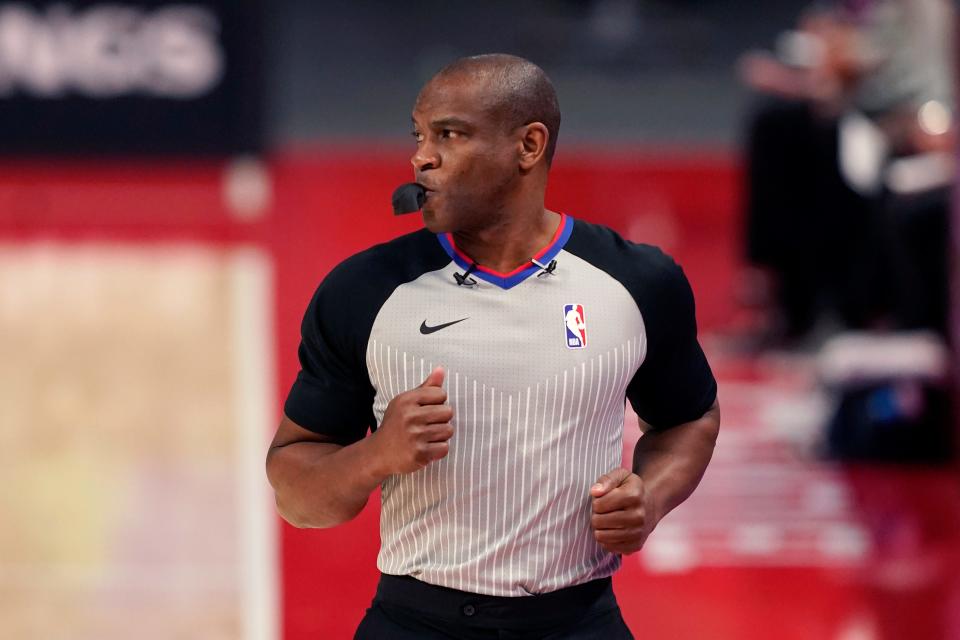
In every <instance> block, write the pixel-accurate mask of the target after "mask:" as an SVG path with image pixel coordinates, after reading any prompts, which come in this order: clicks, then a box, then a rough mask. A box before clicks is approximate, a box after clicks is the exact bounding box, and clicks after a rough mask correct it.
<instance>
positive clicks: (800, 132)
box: [745, 97, 829, 337]
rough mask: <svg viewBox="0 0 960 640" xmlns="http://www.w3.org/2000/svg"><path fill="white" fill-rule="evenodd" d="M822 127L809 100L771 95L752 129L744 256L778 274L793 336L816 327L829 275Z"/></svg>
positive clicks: (778, 299)
mask: <svg viewBox="0 0 960 640" xmlns="http://www.w3.org/2000/svg"><path fill="white" fill-rule="evenodd" d="M824 126H825V125H824V124H823V123H820V122H818V121H817V117H816V116H815V115H814V113H813V108H812V106H811V104H810V103H808V102H805V101H794V100H785V99H781V98H773V97H765V98H764V99H763V100H762V101H761V102H760V103H759V104H758V105H757V107H756V108H755V110H754V112H753V113H752V115H751V117H750V120H749V124H748V127H747V134H746V141H745V149H746V158H745V163H746V180H747V184H746V258H747V261H748V262H749V263H750V264H753V265H756V266H760V267H762V268H765V269H767V270H769V272H770V273H771V275H772V276H773V280H774V284H773V287H774V290H775V294H774V296H775V304H776V306H777V307H778V311H779V312H780V313H781V314H782V320H783V324H784V326H783V332H784V333H785V334H786V335H787V336H788V337H796V336H800V335H803V334H804V333H806V332H807V331H808V330H809V329H810V328H811V327H812V326H813V324H814V322H815V320H816V317H817V311H818V304H819V302H818V297H819V294H820V290H821V288H822V279H823V277H824V268H823V265H822V264H821V262H820V259H821V255H822V252H821V251H820V248H821V247H822V246H823V245H824V244H825V243H826V242H827V241H828V240H829V237H828V236H827V235H826V234H825V233H824V231H825V230H824V228H823V227H824V223H825V220H824V219H823V218H824V211H823V210H822V208H823V207H822V204H821V202H822V198H821V197H820V195H819V194H818V189H820V185H822V184H823V183H824V180H823V179H822V178H820V177H819V173H820V169H819V166H818V165H819V163H820V162H821V161H822V158H823V156H824V150H823V149H822V148H820V147H821V146H822V145H823V143H824V140H825V139H827V140H828V139H829V136H828V135H827V136H825V134H824V131H823V130H824ZM826 126H827V127H829V124H827V125H826Z"/></svg>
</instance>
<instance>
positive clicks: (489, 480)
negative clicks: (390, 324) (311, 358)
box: [368, 339, 641, 595]
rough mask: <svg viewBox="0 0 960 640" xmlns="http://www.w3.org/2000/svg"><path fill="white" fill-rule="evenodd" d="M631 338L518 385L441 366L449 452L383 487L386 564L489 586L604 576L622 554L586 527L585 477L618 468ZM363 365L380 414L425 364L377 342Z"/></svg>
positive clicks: (509, 587) (524, 590) (549, 585)
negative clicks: (449, 413) (450, 430)
mask: <svg viewBox="0 0 960 640" xmlns="http://www.w3.org/2000/svg"><path fill="white" fill-rule="evenodd" d="M640 355H641V354H640V351H639V349H638V347H637V340H636V339H630V340H629V341H627V342H626V343H624V344H621V345H619V346H617V347H616V348H613V349H610V350H609V351H606V352H604V353H600V354H597V355H596V356H595V357H593V358H590V359H589V360H583V361H581V362H579V363H578V364H577V365H575V366H573V367H569V368H567V369H564V370H563V371H561V372H559V373H556V374H554V375H552V376H550V377H548V378H545V379H544V380H542V381H540V382H537V383H536V384H535V385H532V386H530V387H527V388H525V389H523V390H521V391H519V392H517V393H508V392H505V391H504V390H498V389H495V388H494V387H490V386H488V385H487V384H485V383H483V382H481V381H478V380H475V379H471V378H469V377H467V376H464V375H463V374H462V373H460V372H459V371H448V372H447V376H446V379H445V383H444V386H445V388H446V389H447V391H448V394H449V395H448V403H449V404H450V406H451V407H452V408H453V410H454V417H453V420H452V423H453V425H454V436H453V438H452V439H451V441H450V453H449V455H448V456H447V457H446V458H444V459H442V460H439V461H436V462H433V463H431V464H430V465H427V466H426V467H425V468H423V469H421V470H419V471H417V472H415V473H411V474H404V475H399V476H392V477H390V478H388V479H387V480H386V481H385V482H384V483H383V487H382V499H383V510H382V514H381V539H382V546H381V551H380V555H379V558H378V566H379V567H380V569H381V570H382V571H384V572H385V573H391V574H401V575H403V574H406V575H414V576H417V577H419V578H421V579H423V580H426V581H428V582H431V583H433V584H441V585H447V586H451V587H453V588H456V589H461V590H464V591H472V592H476V593H490V594H495V595H523V594H529V593H543V592H547V591H552V590H554V589H558V588H561V587H563V586H568V585H570V584H577V583H579V582H584V581H587V580H590V579H594V578H596V577H601V576H605V575H610V574H611V573H613V572H614V571H615V570H616V568H617V567H618V566H619V559H618V558H617V557H616V556H614V555H611V554H608V553H606V552H605V551H603V550H602V549H601V548H600V547H599V545H597V544H596V542H595V540H594V539H593V533H592V530H591V528H590V513H591V510H592V509H591V501H590V497H589V493H588V491H589V488H590V485H591V484H593V482H594V481H595V480H596V478H597V477H599V476H600V475H601V474H603V473H605V472H607V471H609V470H610V469H612V468H615V467H618V466H620V455H621V446H622V429H623V412H624V406H623V397H624V395H623V394H624V393H625V389H626V385H627V384H628V383H629V380H630V377H631V376H632V373H633V372H634V371H635V370H636V368H637V367H638V366H639V363H640ZM368 368H369V371H370V375H371V379H372V381H373V382H374V385H375V388H376V389H377V390H378V393H377V396H376V399H375V402H374V412H375V415H376V417H377V420H378V422H379V421H380V420H382V418H383V414H384V411H385V410H386V406H387V404H388V402H389V399H392V398H393V397H394V396H396V395H398V394H399V393H402V392H404V391H407V390H409V389H412V388H414V387H416V386H418V385H419V384H420V383H421V382H422V380H423V378H424V377H426V374H427V373H429V372H430V370H431V369H432V366H431V365H428V364H427V363H426V361H425V360H424V359H423V358H420V357H419V356H417V355H412V354H409V353H406V352H403V351H400V350H398V349H395V348H393V347H391V346H390V345H384V344H382V343H380V342H378V341H376V340H373V341H371V343H370V348H369V352H368Z"/></svg>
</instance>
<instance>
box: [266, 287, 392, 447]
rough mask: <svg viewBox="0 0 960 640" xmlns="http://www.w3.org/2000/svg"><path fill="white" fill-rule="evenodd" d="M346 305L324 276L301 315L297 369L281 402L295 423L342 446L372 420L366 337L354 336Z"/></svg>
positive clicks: (363, 432) (346, 300)
mask: <svg viewBox="0 0 960 640" xmlns="http://www.w3.org/2000/svg"><path fill="white" fill-rule="evenodd" d="M333 275H335V274H331V276H333ZM346 304H349V298H343V296H338V295H337V293H336V286H335V284H332V283H331V277H330V276H328V278H327V279H326V280H324V282H323V283H322V284H321V285H320V286H319V287H318V288H317V291H316V293H315V294H314V296H313V299H312V300H311V301H310V304H309V305H308V307H307V311H306V313H305V314H304V317H303V323H302V324H301V329H300V333H301V340H300V348H299V351H298V356H299V359H300V372H299V373H298V374H297V379H296V381H295V382H294V383H293V387H292V388H291V389H290V393H289V395H288V396H287V401H286V403H285V404H284V413H285V414H286V415H287V417H288V418H290V419H291V420H293V421H294V422H295V423H296V424H298V425H300V426H302V427H304V428H305V429H309V430H311V431H314V432H316V433H319V434H323V435H326V436H330V437H332V438H333V439H334V440H335V441H336V442H339V443H341V444H344V445H346V444H350V443H353V442H356V441H358V440H361V439H362V438H363V437H364V436H365V435H366V433H367V429H368V428H369V427H372V426H374V425H375V419H374V416H373V397H374V390H373V387H372V385H371V384H370V378H369V376H368V374H367V371H366V363H365V359H364V358H365V356H364V352H365V345H366V336H361V335H357V333H358V329H357V325H356V324H355V323H351V322H350V314H349V313H347V312H346V310H345V308H344V307H345V305H346ZM359 331H362V329H359Z"/></svg>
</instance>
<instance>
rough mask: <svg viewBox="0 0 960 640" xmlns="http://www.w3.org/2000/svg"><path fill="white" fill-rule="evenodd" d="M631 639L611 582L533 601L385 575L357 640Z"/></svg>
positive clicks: (588, 583) (530, 597)
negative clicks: (452, 639)
mask: <svg viewBox="0 0 960 640" xmlns="http://www.w3.org/2000/svg"><path fill="white" fill-rule="evenodd" d="M433 638H438V639H439V638H444V639H446V640H449V639H450V638H462V639H464V640H474V639H476V640H492V639H498V640H499V639H506V638H511V639H516V640H534V639H535V638H536V639H538V640H539V639H542V640H568V639H569V640H633V635H632V634H631V633H630V630H629V629H628V628H627V625H626V624H625V623H624V621H623V618H622V617H621V615H620V607H619V606H618V605H617V600H616V597H615V596H614V594H613V587H612V584H611V581H610V578H604V579H601V580H594V581H592V582H587V583H585V584H581V585H576V586H574V587H568V588H566V589H560V590H559V591H554V592H551V593H546V594H542V595H535V596H520V597H516V598H505V597H497V596H485V595H478V594H474V593H467V592H465V591H457V590H456V589H448V588H446V587H438V586H434V585H431V584H427V583H425V582H421V581H420V580H417V579H415V578H411V577H409V576H392V575H387V574H383V575H381V577H380V584H379V585H378V586H377V594H376V596H375V597H374V599H373V604H372V605H371V606H370V608H369V609H367V614H366V616H364V618H363V620H362V621H361V622H360V626H359V627H358V628H357V633H356V635H355V636H354V640H408V639H409V640H414V639H417V640H420V639H424V640H429V639H433Z"/></svg>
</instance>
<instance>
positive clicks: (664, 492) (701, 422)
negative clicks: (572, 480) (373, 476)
mask: <svg viewBox="0 0 960 640" xmlns="http://www.w3.org/2000/svg"><path fill="white" fill-rule="evenodd" d="M719 432H720V406H719V404H718V403H717V402H716V401H714V403H713V405H712V406H711V407H710V408H709V409H708V410H707V411H706V413H704V414H703V416H701V417H700V418H698V419H696V420H693V421H691V422H686V423H683V424H680V425H677V426H674V427H669V428H661V429H650V430H648V431H647V432H646V433H645V434H644V435H643V436H642V437H641V438H640V440H638V441H637V446H636V447H635V448H634V450H633V470H632V471H630V470H628V469H623V468H618V469H612V470H611V471H608V472H607V473H605V474H603V475H602V476H600V478H598V479H597V482H596V484H594V485H593V486H592V487H591V488H590V496H591V498H592V501H593V515H592V516H591V523H592V526H593V530H594V537H595V538H596V539H597V542H598V543H600V545H601V546H602V547H603V548H604V549H606V550H607V551H610V552H611V553H619V554H624V555H628V554H631V553H634V552H636V551H639V550H640V549H641V548H642V547H643V544H644V542H646V540H647V536H649V535H650V532H651V531H653V529H654V527H656V526H657V523H658V522H660V520H662V519H663V517H664V516H665V515H667V514H668V513H669V512H670V511H672V510H673V509H674V508H676V507H677V506H678V505H680V504H681V503H682V502H683V501H684V500H686V499H687V498H689V497H690V495H691V494H692V493H693V491H694V489H696V488H697V485H699V484H700V480H701V478H703V474H704V472H705V471H706V469H707V465H708V464H709V462H710V458H711V457H712V456H713V449H714V447H715V446H716V442H717V436H718V434H719Z"/></svg>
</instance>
